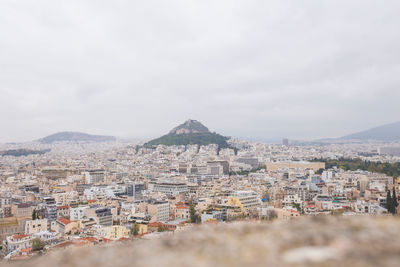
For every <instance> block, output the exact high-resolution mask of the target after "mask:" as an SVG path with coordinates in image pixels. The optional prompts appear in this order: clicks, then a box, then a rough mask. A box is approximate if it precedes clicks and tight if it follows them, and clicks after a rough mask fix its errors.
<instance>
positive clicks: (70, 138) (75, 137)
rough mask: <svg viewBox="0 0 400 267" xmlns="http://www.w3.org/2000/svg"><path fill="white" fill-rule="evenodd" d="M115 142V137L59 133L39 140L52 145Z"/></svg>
mask: <svg viewBox="0 0 400 267" xmlns="http://www.w3.org/2000/svg"><path fill="white" fill-rule="evenodd" d="M115 140H116V138H115V137H113V136H104V135H91V134H86V133H79V132H59V133H55V134H52V135H49V136H46V137H44V138H42V139H39V142H41V143H45V144H50V143H53V142H107V141H115Z"/></svg>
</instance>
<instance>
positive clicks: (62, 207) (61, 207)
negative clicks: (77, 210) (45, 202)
mask: <svg viewBox="0 0 400 267" xmlns="http://www.w3.org/2000/svg"><path fill="white" fill-rule="evenodd" d="M57 209H58V210H61V209H69V206H68V205H64V206H58V207H57Z"/></svg>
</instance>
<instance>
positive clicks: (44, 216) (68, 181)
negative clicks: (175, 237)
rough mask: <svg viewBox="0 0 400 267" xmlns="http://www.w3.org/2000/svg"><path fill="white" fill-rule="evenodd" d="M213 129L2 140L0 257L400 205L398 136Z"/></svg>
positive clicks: (391, 209) (383, 212) (381, 212)
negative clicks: (240, 135) (306, 136)
mask: <svg viewBox="0 0 400 267" xmlns="http://www.w3.org/2000/svg"><path fill="white" fill-rule="evenodd" d="M397 134H398V133H397ZM171 136H173V138H172V137H171ZM212 136H220V135H218V134H216V133H211V132H210V131H209V130H208V128H207V127H205V126H204V125H203V124H202V123H201V122H199V121H196V120H191V119H189V120H187V121H186V122H184V123H183V124H181V125H179V126H177V127H175V128H174V129H173V130H171V131H170V133H169V134H168V135H165V136H163V137H161V138H159V139H155V140H153V141H149V142H146V143H137V144H133V143H132V144H131V143H126V142H121V141H119V140H118V139H115V138H113V137H107V138H101V137H99V136H91V135H87V134H82V133H70V132H68V133H58V134H55V135H51V136H48V137H45V138H43V139H40V140H37V141H34V142H30V143H24V144H8V145H3V147H4V148H8V150H5V152H3V156H2V157H1V158H0V178H1V188H0V189H1V190H0V196H1V197H0V208H1V209H0V224H1V228H0V238H1V240H2V250H1V253H2V257H3V258H4V259H5V260H9V261H15V260H21V259H29V258H31V257H34V256H35V255H37V254H38V253H40V254H43V253H45V254H46V253H50V252H52V251H54V250H61V249H65V248H68V247H82V246H96V245H102V244H105V243H107V244H108V243H115V242H117V243H118V242H127V241H130V240H135V239H157V238H161V237H165V236H168V235H171V234H173V233H177V232H182V231H187V230H190V229H193V228H194V227H199V226H200V225H203V224H206V225H209V224H211V225H214V224H229V223H235V222H246V221H249V222H265V223H268V222H272V221H288V220H298V219H300V218H302V217H307V216H361V215H367V216H368V215H369V216H393V214H398V213H399V211H400V208H398V197H397V196H398V191H399V182H400V179H399V178H398V175H399V171H400V168H399V164H398V162H399V160H400V153H399V152H400V146H399V144H398V143H396V142H395V143H392V144H391V143H387V142H386V143H383V142H379V141H375V142H372V141H371V142H346V141H345V142H342V143H340V142H337V143H324V144H297V145H292V144H291V143H292V142H291V140H288V139H287V138H284V139H283V140H282V144H267V143H260V142H251V141H245V140H240V139H237V138H228V137H222V136H221V137H222V139H221V140H222V141H223V142H222V143H221V144H219V145H218V144H215V143H213V140H214V139H213V138H212ZM165 140H167V142H172V143H169V144H168V145H163V144H160V143H163V142H166V141H165ZM171 140H172V141H171ZM344 140H345V139H344ZM174 142H176V143H174ZM207 143H209V144H207ZM200 144H202V145H200ZM22 145H23V146H24V150H21V146H22ZM7 151H14V152H16V151H17V152H19V153H20V154H18V155H8V154H7V153H6V152H7ZM37 151H41V153H36V152H37ZM359 162H369V163H371V164H372V165H371V166H375V167H376V168H377V167H378V166H379V165H385V166H384V169H382V170H383V171H382V172H381V173H379V172H374V171H369V168H371V166H369V167H368V168H363V167H360V169H357V168H356V169H353V167H352V166H351V163H355V164H357V163H358V164H359ZM374 163H375V165H373V164H374Z"/></svg>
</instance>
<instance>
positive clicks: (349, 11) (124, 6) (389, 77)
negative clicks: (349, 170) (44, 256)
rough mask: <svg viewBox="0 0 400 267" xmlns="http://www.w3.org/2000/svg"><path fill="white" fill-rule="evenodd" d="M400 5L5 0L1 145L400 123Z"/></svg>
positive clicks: (263, 134) (293, 133)
mask: <svg viewBox="0 0 400 267" xmlns="http://www.w3.org/2000/svg"><path fill="white" fill-rule="evenodd" d="M399 11H400V1H398V0H394V1H389V0H386V1H367V0H359V1H358V0H351V1H349V0H345V1H338V0H332V1H321V0H315V1H311V0H307V1H284V0H279V1H267V0H260V1H251V0H246V1H234V0H218V1H216V0H201V1H192V0H181V1H176V0H168V1H163V0H159V1H152V0H145V1H135V0H129V1H118V0H113V1H100V0H93V1H84V0H77V1H73V0H68V1H57V0H49V1H41V0H31V1H24V0H18V1H15V0H0V114H1V116H0V125H1V128H0V142H10V141H26V140H31V139H36V138H40V137H43V136H45V135H48V134H51V133H54V132H56V131H62V130H73V131H84V132H88V133H93V134H109V135H116V136H121V137H146V136H148V137H155V136H159V135H161V134H164V133H167V132H168V131H169V130H170V129H171V128H173V127H174V126H176V125H178V124H180V123H182V122H183V121H185V120H186V119H188V118H191V119H197V120H200V121H201V122H203V123H204V124H205V125H206V126H207V127H209V128H210V129H211V130H213V131H217V132H219V133H221V134H225V135H232V136H241V137H249V138H257V139H261V138H263V139H268V138H276V137H278V138H280V137H289V138H298V139H312V138H319V137H338V136H342V135H345V134H348V133H352V132H354V131H359V130H363V129H367V128H370V127H373V126H377V125H380V124H385V123H389V122H395V121H399V120H400V117H399V114H400V103H399V102H400V34H399V32H400V16H399Z"/></svg>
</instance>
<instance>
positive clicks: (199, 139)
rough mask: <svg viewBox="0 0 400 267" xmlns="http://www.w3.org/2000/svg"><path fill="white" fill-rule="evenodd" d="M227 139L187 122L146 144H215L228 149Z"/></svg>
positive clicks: (192, 121)
mask: <svg viewBox="0 0 400 267" xmlns="http://www.w3.org/2000/svg"><path fill="white" fill-rule="evenodd" d="M227 140H228V138H227V137H225V136H222V135H220V134H217V133H211V132H210V131H209V130H208V128H207V127H205V126H204V125H203V124H201V123H200V122H199V121H196V120H187V121H186V122H184V123H183V124H181V125H179V126H177V127H175V128H174V129H172V130H171V131H170V132H169V133H168V134H166V135H164V136H161V137H159V138H157V139H154V140H151V141H150V142H148V143H146V144H145V145H146V146H153V145H166V146H173V145H191V144H192V145H194V144H196V145H209V144H217V145H218V146H219V147H220V148H227V147H229V145H228V143H227V142H226V141H227Z"/></svg>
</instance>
